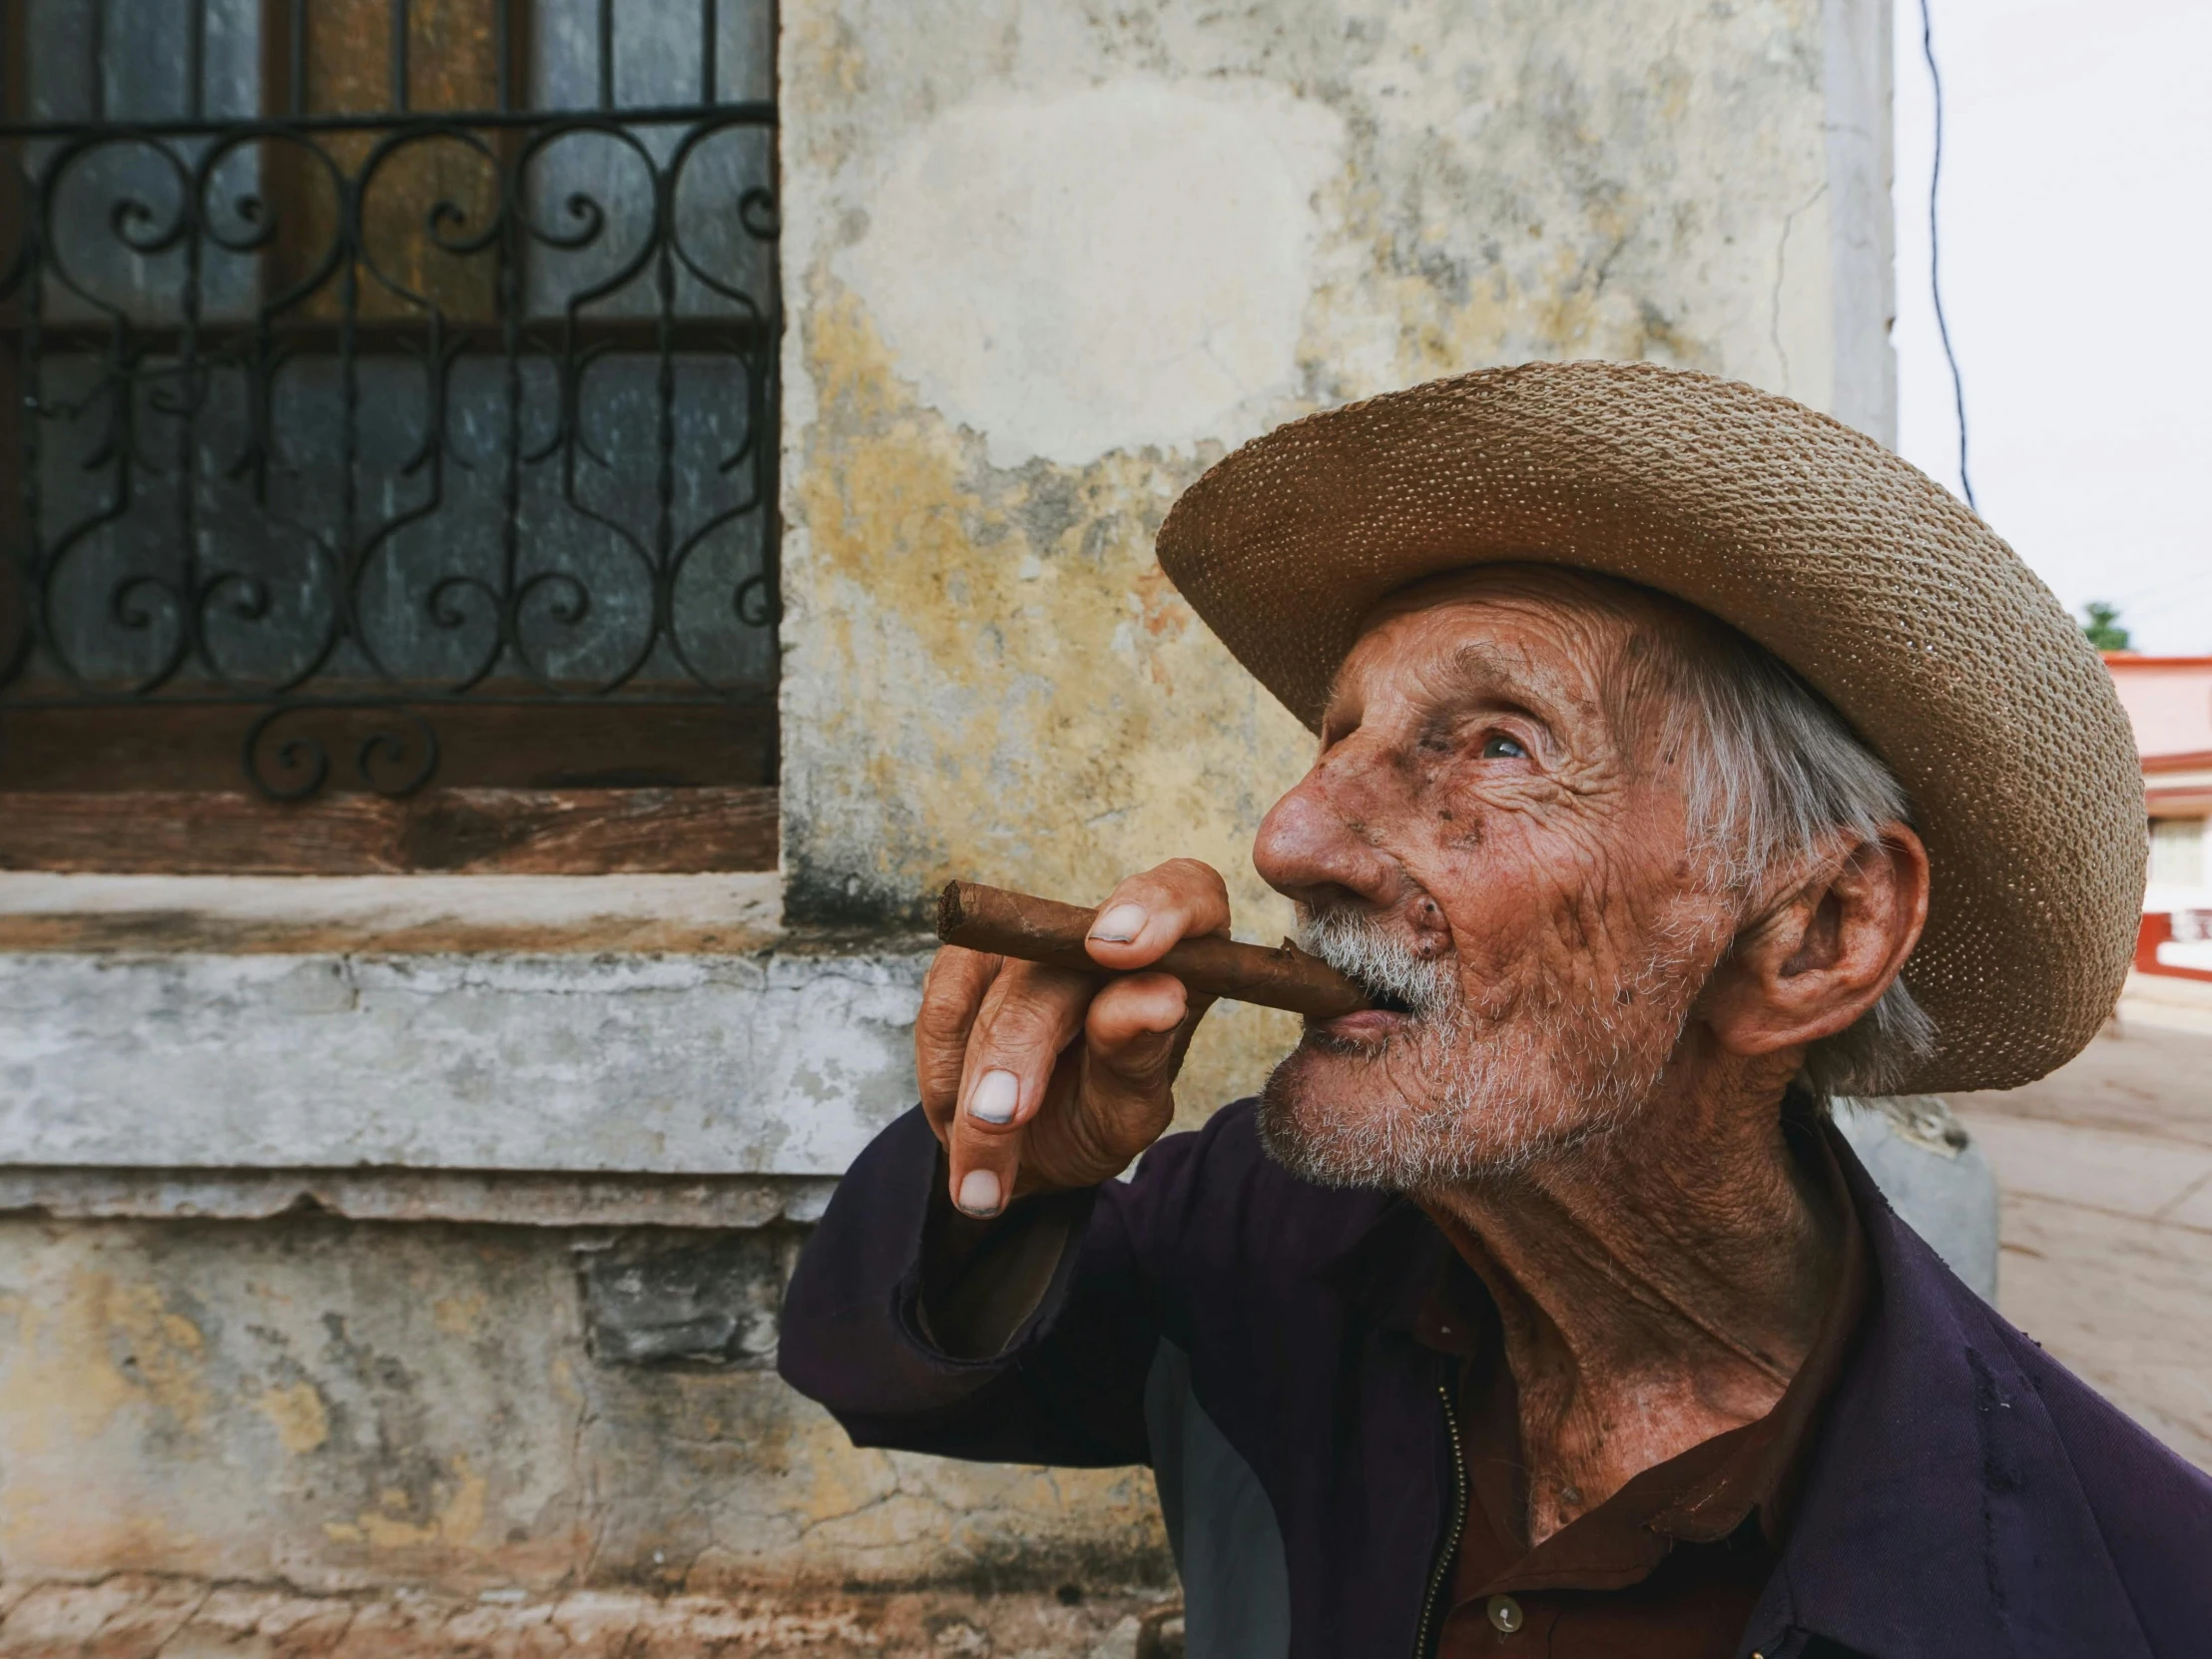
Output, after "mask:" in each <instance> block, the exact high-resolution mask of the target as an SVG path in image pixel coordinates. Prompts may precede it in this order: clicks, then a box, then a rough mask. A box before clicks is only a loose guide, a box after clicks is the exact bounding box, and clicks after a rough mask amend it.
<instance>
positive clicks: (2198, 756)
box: [2143, 749, 2212, 772]
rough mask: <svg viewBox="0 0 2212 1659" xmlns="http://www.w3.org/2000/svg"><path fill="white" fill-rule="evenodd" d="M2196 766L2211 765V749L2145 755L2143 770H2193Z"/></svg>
mask: <svg viewBox="0 0 2212 1659" xmlns="http://www.w3.org/2000/svg"><path fill="white" fill-rule="evenodd" d="M2198 767H2212V749H2196V750H2191V751H2189V752H2188V753H2187V754H2183V755H2145V756H2144V757H2143V770H2144V771H2145V772H2193V771H2195V770H2196V769H2197V768H2198Z"/></svg>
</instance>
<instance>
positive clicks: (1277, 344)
mask: <svg viewBox="0 0 2212 1659" xmlns="http://www.w3.org/2000/svg"><path fill="white" fill-rule="evenodd" d="M1343 144H1344V128H1343V123H1342V121H1341V120H1340V119H1339V118H1338V117H1337V116H1336V115H1335V114H1334V113H1333V112H1331V111H1329V110H1327V109H1325V108H1324V107H1322V106H1320V105H1318V104H1314V103H1310V102H1308V101H1306V100H1303V99H1300V98H1297V97H1295V96H1293V95H1292V94H1290V93H1289V92H1287V91H1285V90H1283V89H1282V88H1279V87H1268V86H1264V85H1259V84H1241V85H1234V86H1220V85H1212V86H1208V87H1205V88H1204V89H1200V88H1196V87H1188V86H1182V85H1172V84H1169V83H1167V82H1163V81H1156V80H1140V79H1132V80H1121V81H1113V82H1109V83H1107V84H1106V85H1103V86H1097V87H1090V88H1085V89H1082V90H1079V91H1073V92H1066V93H1060V94H1056V95H1050V96H1026V97H1022V98H1018V99H1010V100H1002V101H992V102H988V103H973V104H966V105H962V106H960V107H958V108H955V109H953V110H951V111H948V112H947V113H946V114H944V115H943V116H941V117H939V118H938V119H937V120H935V121H934V122H932V123H930V124H929V125H928V126H926V127H924V128H922V129H921V130H920V131H918V132H917V133H915V134H914V135H913V136H912V137H910V138H909V139H908V140H906V142H905V143H904V144H902V145H901V146H900V148H899V149H898V151H897V152H896V153H895V154H894V155H893V156H892V157H891V159H890V162H889V165H888V167H887V168H886V170H885V172H884V174H883V176H882V178H881V179H880V180H879V181H878V183H877V184H876V186H875V188H874V189H873V191H872V192H870V193H869V197H868V206H867V230H866V233H865V235H864V236H863V237H862V239H861V240H860V241H859V242H857V243H856V244H854V245H853V246H852V247H850V248H848V249H846V250H845V251H844V252H843V253H842V254H840V255H839V256H838V257H837V260H836V262H835V266H834V269H835V271H836V274H837V276H838V277H839V278H840V279H841V280H843V281H844V282H845V283H846V284H847V285H849V286H850V287H851V288H852V289H853V290H854V291H855V292H856V293H858V294H859V296H860V298H861V299H862V301H863V302H864V303H865V304H866V306H867V308H868V310H869V312H870V313H871V315H872V316H873V318H874V321H875V325H876V327H877V329H878V330H879V331H880V332H881V334H882V336H883V338H884V340H885V341H886V342H887V343H888V345H889V346H890V348H891V350H892V352H893V353H894V354H895V356H896V358H897V361H898V367H899V370H900V372H901V373H902V374H904V375H906V376H907V377H909V378H910V379H912V380H913V381H914V383H915V385H916V386H917V388H918V389H919V392H920V395H921V397H922V399H923V401H925V402H926V403H928V404H930V405H931V406H933V407H935V408H937V409H938V410H939V411H941V412H942V413H943V414H944V415H945V416H946V417H947V418H948V419H951V420H953V421H955V422H957V423H959V424H961V425H964V426H968V427H970V428H972V429H973V430H975V431H977V432H978V433H980V434H982V436H983V437H984V439H985V441H986V443H987V445H988V450H989V455H990V460H991V463H992V464H993V465H994V466H1002V467H1004V466H1015V465H1019V464H1020V463H1021V462H1023V461H1026V460H1029V459H1031V458H1032V457H1036V456H1042V457H1044V458H1045V459H1047V460H1052V461H1058V462H1061V463H1063V464H1066V465H1081V464H1082V463H1084V462H1087V461H1091V460H1094V459H1096V458H1097V457H1098V456H1100V455H1103V454H1106V453H1108V452H1109V451H1112V450H1116V449H1135V448H1141V447H1146V446H1159V447H1162V448H1179V447H1188V446H1189V445H1191V444H1193V443H1195V442H1197V441H1199V440H1201V439H1205V438H1218V439H1221V440H1222V441H1224V442H1236V441H1239V440H1241V439H1243V438H1245V437H1247V436H1250V435H1252V433H1254V432H1256V431H1258V430H1260V429H1261V428H1262V427H1263V425H1265V424H1266V423H1267V422H1268V420H1269V419H1270V418H1271V417H1272V416H1273V415H1275V414H1278V413H1280V410H1279V409H1271V408H1270V407H1269V405H1270V404H1271V403H1279V402H1280V400H1281V399H1282V398H1283V397H1284V396H1286V395H1287V394H1288V393H1290V392H1291V391H1292V390H1293V388H1294V384H1295V380H1296V375H1297V367H1298V343H1299V336H1300V333H1301V330H1302V327H1303V325H1304V318H1305V311H1306V303H1307V299H1308V296H1309V295H1310V294H1311V292H1312V290H1313V286H1314V282H1313V271H1312V267H1313V260H1314V252H1315V245H1316V242H1317V240H1318V233H1319V226H1318V223H1317V214H1316V210H1315V205H1314V202H1315V196H1316V193H1317V192H1318V191H1319V190H1320V189H1321V187H1322V184H1323V182H1324V181H1325V180H1326V179H1327V178H1328V177H1329V176H1330V175H1331V173H1333V172H1334V171H1335V170H1336V168H1337V167H1338V165H1339V162H1340V157H1341V155H1342V151H1343Z"/></svg>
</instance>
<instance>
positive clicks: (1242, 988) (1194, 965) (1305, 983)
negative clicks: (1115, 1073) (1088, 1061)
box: [937, 881, 1375, 1019]
mask: <svg viewBox="0 0 2212 1659" xmlns="http://www.w3.org/2000/svg"><path fill="white" fill-rule="evenodd" d="M1097 915H1098V912H1097V911H1096V910H1087V909H1085V908H1084V907H1083V906H1082V905H1080V904H1062V903H1060V902H1059V901H1058V900H1057V899H1051V898H1035V897H1032V896H1031V895H1029V894H1028V893H1023V892H1008V891H1007V890H1006V889H1005V888H1004V887H986V886H984V885H983V884H982V883H980V882H977V881H947V882H946V883H945V887H944V891H943V892H941V893H939V894H938V895H937V937H938V938H940V939H942V940H943V941H944V942H945V943H946V944H958V945H965V946H966V947H967V948H968V949H970V950H987V951H990V952H992V953H993V954H995V955H999V956H1017V957H1019V958H1020V959H1021V960H1022V961H1025V962H1042V963H1044V964H1045V965H1046V966H1048V967H1062V968H1074V969H1075V970H1077V971H1078V972H1081V973H1096V974H1101V975H1106V974H1111V973H1113V972H1114V970H1113V969H1112V968H1108V967H1102V966H1101V965H1100V964H1099V963H1097V962H1095V961H1093V960H1092V959H1091V954H1090V952H1089V951H1087V950H1085V949H1084V948H1083V941H1084V939H1086V938H1087V937H1089V936H1090V931H1091V923H1092V921H1093V920H1095V919H1096V917H1097ZM1138 971H1140V972H1144V973H1172V974H1174V975H1175V977H1176V978H1178V979H1180V980H1182V981H1183V983H1184V985H1185V986H1186V987H1187V988H1188V989H1189V990H1190V991H1191V992H1192V994H1193V995H1196V996H1224V997H1228V998H1229V999H1230V1000H1232V1001H1235V1002H1257V1003H1258V1004H1259V1005H1260V1006H1261V1007H1263V1008H1286V1009H1288V1010H1290V1012H1292V1013H1294V1014H1305V1015H1307V1016H1308V1017H1309V1018H1311V1019H1334V1018H1336V1017H1337V1016H1338V1015H1339V1014H1350V1013H1357V1012H1358V1011H1359V1010H1360V1009H1362V1008H1371V1007H1373V1006H1374V1005H1375V1004H1374V1003H1373V1002H1372V1001H1371V1000H1370V999H1369V997H1368V995H1367V993H1366V992H1365V991H1363V990H1361V989H1360V987H1359V986H1358V985H1355V984H1354V983H1353V982H1352V981H1351V980H1349V979H1347V978H1346V977H1345V976H1344V975H1343V974H1341V973H1339V972H1338V971H1337V970H1336V969H1335V968H1333V967H1331V966H1330V965H1329V964H1328V963H1327V962H1325V961H1323V960H1322V959H1321V958H1320V957H1318V956H1309V955H1308V954H1307V953H1306V952H1305V951H1303V950H1301V949H1299V948H1298V946H1297V945H1295V944H1293V943H1291V941H1290V940H1289V939H1285V940H1284V941H1283V942H1282V943H1281V944H1280V945H1278V946H1277V947H1276V948H1275V949H1273V950H1270V949H1269V948H1268V947H1267V946H1266V945H1263V944H1239V943H1237V942H1236V941H1235V940H1234V939H1224V938H1218V937H1214V936H1211V935H1209V936H1208V937H1205V938H1199V939H1184V940H1182V941H1180V942H1179V943H1177V944H1176V945H1174V946H1173V947H1171V948H1170V949H1169V951H1168V953H1167V954H1166V955H1164V956H1162V957H1161V958H1160V959H1159V960H1158V961H1156V962H1153V963H1152V964H1150V965H1149V966H1147V967H1145V968H1142V969H1139V970H1138Z"/></svg>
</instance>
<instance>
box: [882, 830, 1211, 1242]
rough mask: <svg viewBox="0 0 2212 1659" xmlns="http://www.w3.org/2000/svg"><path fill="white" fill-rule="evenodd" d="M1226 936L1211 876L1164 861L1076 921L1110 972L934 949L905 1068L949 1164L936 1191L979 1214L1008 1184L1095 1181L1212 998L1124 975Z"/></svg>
mask: <svg viewBox="0 0 2212 1659" xmlns="http://www.w3.org/2000/svg"><path fill="white" fill-rule="evenodd" d="M1228 931H1229V892H1228V889H1227V888H1226V887H1224V886H1223V885H1222V879H1221V876H1220V874H1219V873H1218V872H1217V871H1215V870H1214V868H1213V867H1212V866H1211V865H1208V864H1202V863H1200V862H1198V861H1197V860H1196V859H1193V858H1174V859H1170V860H1169V861H1168V862H1167V863H1164V864H1161V865H1160V866H1159V867H1158V868H1156V869H1150V870H1147V871H1146V872H1145V873H1144V874H1142V875H1132V876H1130V877H1129V878H1128V879H1127V880H1125V881H1123V882H1122V883H1121V885H1119V886H1118V887H1116V888H1115V889H1114V890H1113V894H1112V896H1110V897H1109V898H1108V899H1107V900H1106V902H1105V903H1103V904H1101V905H1100V906H1099V907H1098V915H1097V919H1096V920H1095V921H1093V922H1092V923H1091V933H1090V937H1089V939H1088V940H1087V941H1086V948H1087V949H1088V950H1089V951H1090V955H1091V959H1092V960H1093V961H1095V962H1097V963H1098V964H1099V965H1100V966H1101V967H1103V968H1111V969H1115V970H1117V971H1119V972H1121V973H1123V974H1125V975H1126V977H1122V978H1115V979H1109V980H1105V981H1103V982H1101V981H1100V980H1099V979H1097V978H1094V977H1093V976H1091V975H1090V974H1087V973H1075V972H1070V971H1068V970H1067V969H1065V968H1050V967H1040V966H1038V965H1036V964H1035V963H1033V962H1018V961H1015V960H1013V959H1011V958H1010V957H1005V956H992V955H987V954H985V953H983V952H981V951H975V950H966V949H962V948H961V947H960V946H958V945H946V946H945V947H944V948H943V949H941V950H939V951H938V952H937V955H936V959H935V960H934V961H932V962H931V963H930V964H929V975H928V978H927V979H926V980H924V981H923V983H922V989H921V1012H920V1013H919V1015H917V1016H916V1018H915V1020H914V1064H915V1071H916V1073H917V1074H918V1075H919V1077H920V1080H921V1105H922V1111H923V1112H924V1113H925V1114H926V1115H927V1117H928V1119H929V1127H930V1128H931V1129H932V1130H934V1131H935V1132H936V1136H937V1140H938V1141H939V1142H940V1143H941V1144H942V1145H943V1147H944V1149H945V1156H946V1159H947V1161H948V1162H949V1163H950V1165H951V1167H952V1202H953V1203H954V1204H955V1205H957V1206H958V1207H959V1208H960V1209H961V1210H962V1211H964V1212H965V1213H966V1214H968V1215H971V1216H995V1215H997V1214H998V1213H999V1212H1000V1211H1001V1210H1003V1209H1004V1208H1005V1207H1006V1204H1007V1202H1008V1200H1009V1199H1011V1198H1013V1197H1014V1196H1016V1195H1017V1194H1021V1193H1031V1192H1049V1191H1055V1190H1059V1189H1064V1188H1070V1187H1088V1186H1093V1185H1096V1184H1097V1183H1098V1182H1100V1181H1103V1180H1105V1179H1106V1178H1107V1177H1109V1176H1112V1175H1116V1174H1118V1173H1120V1171H1121V1170H1122V1169H1123V1168H1124V1167H1125V1166H1126V1165H1127V1164H1128V1162H1129V1160H1130V1159H1132V1158H1134V1157H1135V1156H1136V1155H1137V1154H1138V1153H1140V1152H1142V1151H1143V1150H1144V1149H1145V1148H1146V1147H1148V1146H1150V1145H1151V1144H1152V1143H1153V1142H1154V1141H1156V1140H1158V1139H1159V1138H1160V1135H1161V1132H1162V1131H1164V1130H1165V1129H1166V1128H1167V1126H1168V1120H1169V1119H1170V1118H1172V1117H1173V1116H1174V1115H1175V1074H1176V1072H1177V1071H1178V1070H1180V1069H1181V1068H1182V1064H1183V1054H1184V1051H1185V1050H1186V1049H1188V1048H1189V1047H1190V1041H1191V1033H1192V1031H1193V1030H1194V1029H1196V1027H1197V1025H1198V1022H1199V1020H1200V1019H1201V1018H1202V1017H1204V1015H1205V1013H1206V1010H1207V1008H1208V1007H1210V1006H1211V1005H1212V1003H1211V999H1210V998H1195V997H1192V996H1190V995H1189V994H1188V993H1187V992H1186V991H1185V990H1184V988H1183V983H1182V981H1181V980H1179V979H1176V978H1173V977H1172V976H1170V975H1168V974H1165V973H1134V972H1130V971H1129V970H1131V969H1135V968H1142V967H1144V966H1145V965H1146V964H1147V963H1150V962H1155V961H1158V960H1159V959H1160V957H1161V956H1162V955H1163V954H1165V953H1166V951H1167V950H1168V948H1169V946H1171V945H1173V944H1175V943H1176V942H1177V941H1178V940H1181V939H1186V938H1194V937H1197V936H1198V935H1201V934H1205V933H1227V932H1228Z"/></svg>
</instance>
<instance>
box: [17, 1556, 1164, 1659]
mask: <svg viewBox="0 0 2212 1659" xmlns="http://www.w3.org/2000/svg"><path fill="white" fill-rule="evenodd" d="M0 1609H4V1611H0V1659H86V1656H94V1659H739V1656H741V1655H743V1656H745V1659H753V1656H755V1655H763V1656H765V1655H771V1654H787V1653H789V1654H800V1653H804V1654H807V1655H810V1656H812V1659H844V1656H846V1655H853V1656H858V1655H863V1654H864V1655H867V1656H869V1659H902V1656H905V1655H914V1656H916V1659H919V1656H922V1655H927V1656H929V1659H940V1656H943V1655H951V1654H962V1655H1003V1656H1006V1659H1071V1656H1072V1659H1181V1655H1182V1652H1183V1637H1182V1619H1181V1615H1180V1612H1179V1610H1178V1608H1177V1607H1176V1606H1175V1604H1173V1603H1161V1602H1159V1601H1158V1600H1157V1598H1155V1597H1143V1596H1134V1595H1103V1596H1087V1595H1084V1596H1078V1595H1076V1594H1075V1593H1074V1592H1073V1591H1072V1590H1062V1591H1060V1592H1058V1593H1056V1594H1044V1595H1001V1596H966V1595H957V1594H945V1593H921V1594H902V1595H833V1596H819V1597H797V1596H763V1597H752V1598H721V1597H711V1596H675V1597H658V1596H651V1595H646V1594H643V1593H638V1592H629V1593H625V1592H617V1591H605V1590H586V1591H578V1592H576V1593H574V1594H570V1595H564V1596H557V1597H550V1598H546V1599H542V1600H538V1599H532V1600H520V1599H518V1600H491V1599H480V1600H475V1601H461V1600H453V1599H448V1598H442V1597H436V1596H428V1595H390V1594H387V1595H381V1596H373V1597H337V1596H307V1595H300V1594H297V1593H295V1592H293V1591H291V1590H286V1589H274V1588H266V1587H256V1586H251V1585H236V1584H211V1583H209V1582H207V1581H206V1580H204V1579H191V1578H162V1577H152V1576H146V1575H133V1574H119V1575H117V1576H115V1577H112V1578H106V1579H102V1580H100V1581H99V1582H97V1583H90V1584H52V1583H50V1584H11V1585H7V1586H5V1587H0Z"/></svg>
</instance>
